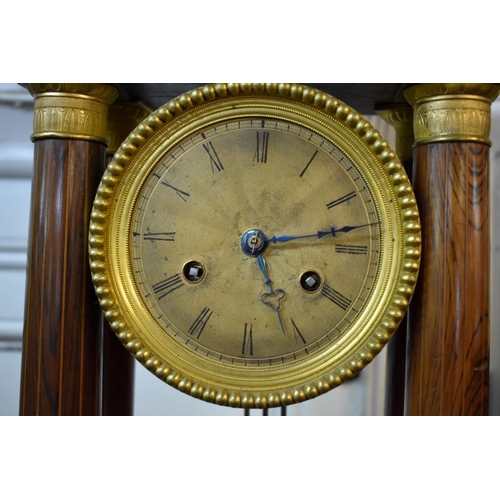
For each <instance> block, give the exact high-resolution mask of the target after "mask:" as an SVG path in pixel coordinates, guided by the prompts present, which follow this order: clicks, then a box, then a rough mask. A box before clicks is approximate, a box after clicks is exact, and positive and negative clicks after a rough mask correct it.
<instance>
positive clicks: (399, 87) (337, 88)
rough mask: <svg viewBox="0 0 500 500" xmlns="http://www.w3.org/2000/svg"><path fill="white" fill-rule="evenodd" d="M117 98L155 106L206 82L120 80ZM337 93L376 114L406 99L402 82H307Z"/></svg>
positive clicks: (332, 93) (338, 97)
mask: <svg viewBox="0 0 500 500" xmlns="http://www.w3.org/2000/svg"><path fill="white" fill-rule="evenodd" d="M114 85H115V86H116V87H117V88H118V90H119V91H120V96H119V98H118V100H125V101H127V100H133V101H135V100H141V101H143V102H145V103H146V104H148V105H149V106H151V107H152V108H154V109H156V108H158V107H160V106H162V105H163V104H165V103H166V102H168V101H170V100H171V99H173V98H175V97H177V96H179V95H180V94H183V93H184V92H188V91H189V90H192V89H194V88H196V87H200V86H202V85H204V83H120V84H114ZM304 85H308V86H310V87H313V88H316V89H318V90H322V91H324V92H327V93H328V94H330V95H333V96H335V97H336V98H337V99H340V100H341V101H343V102H345V103H346V104H348V105H349V106H352V107H353V108H354V109H355V110H356V111H357V112H358V113H361V114H375V109H376V105H380V104H382V103H396V102H405V98H404V95H403V92H404V89H405V88H406V87H407V86H408V84H403V83H304Z"/></svg>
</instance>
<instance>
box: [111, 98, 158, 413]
mask: <svg viewBox="0 0 500 500" xmlns="http://www.w3.org/2000/svg"><path fill="white" fill-rule="evenodd" d="M151 111H153V110H152V109H151V108H149V107H148V106H146V105H145V104H144V103H142V102H115V103H114V104H112V105H111V107H110V109H109V117H108V143H109V144H108V148H107V149H106V165H107V164H108V163H109V162H110V161H111V160H112V158H113V155H114V154H115V153H116V151H117V150H118V148H119V147H120V145H121V143H122V142H123V141H124V140H125V139H126V138H127V136H128V134H129V133H130V132H132V130H134V128H135V127H136V126H137V125H139V123H140V122H141V121H142V120H144V118H146V117H147V116H148V115H149V113H150V112H151ZM102 173H104V169H103V172H102ZM102 326H103V336H102V371H103V375H102V415H103V416H130V415H133V408H134V398H133V396H134V367H135V360H134V357H133V356H132V355H131V354H130V353H129V352H128V351H127V350H126V349H125V348H124V347H123V344H122V343H121V342H120V341H119V340H118V338H117V337H116V335H115V333H114V332H113V330H112V329H111V327H110V326H109V324H108V323H107V321H105V320H104V318H103V325H102Z"/></svg>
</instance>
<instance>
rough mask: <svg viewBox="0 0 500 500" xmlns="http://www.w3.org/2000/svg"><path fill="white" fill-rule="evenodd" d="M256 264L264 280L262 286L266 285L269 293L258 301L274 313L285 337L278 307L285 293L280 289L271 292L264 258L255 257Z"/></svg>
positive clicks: (264, 294)
mask: <svg viewBox="0 0 500 500" xmlns="http://www.w3.org/2000/svg"><path fill="white" fill-rule="evenodd" d="M257 262H258V263H259V267H260V270H261V271H262V274H264V278H265V281H264V284H265V285H267V286H268V288H269V292H265V293H262V294H261V295H260V301H261V302H262V303H263V304H264V305H266V306H269V307H270V308H271V309H273V310H274V311H275V312H276V314H277V316H278V321H279V324H280V327H281V331H282V332H283V335H286V333H285V328H284V327H283V321H282V320H281V315H280V305H281V301H282V300H283V298H284V297H285V292H284V291H283V290H282V289H281V288H277V289H276V290H273V287H272V286H271V280H270V279H269V275H268V274H267V266H266V261H265V260H264V257H262V255H259V256H258V257H257Z"/></svg>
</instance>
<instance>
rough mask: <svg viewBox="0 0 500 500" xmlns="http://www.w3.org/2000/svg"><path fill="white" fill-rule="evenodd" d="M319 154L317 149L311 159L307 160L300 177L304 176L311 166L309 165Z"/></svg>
mask: <svg viewBox="0 0 500 500" xmlns="http://www.w3.org/2000/svg"><path fill="white" fill-rule="evenodd" d="M317 154H318V150H316V151H315V152H314V154H313V155H312V157H311V159H310V160H309V161H308V162H307V165H306V166H305V167H304V170H302V172H301V173H300V177H302V176H303V175H304V174H305V173H306V170H307V169H308V168H309V165H310V164H311V163H312V162H313V160H314V158H316V155H317Z"/></svg>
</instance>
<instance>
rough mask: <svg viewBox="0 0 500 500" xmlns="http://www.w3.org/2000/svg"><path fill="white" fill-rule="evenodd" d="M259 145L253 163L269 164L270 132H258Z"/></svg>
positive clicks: (256, 147) (257, 144)
mask: <svg viewBox="0 0 500 500" xmlns="http://www.w3.org/2000/svg"><path fill="white" fill-rule="evenodd" d="M256 139H257V143H256V146H255V154H254V155H253V161H256V162H257V163H267V148H268V146H269V132H256Z"/></svg>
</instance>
